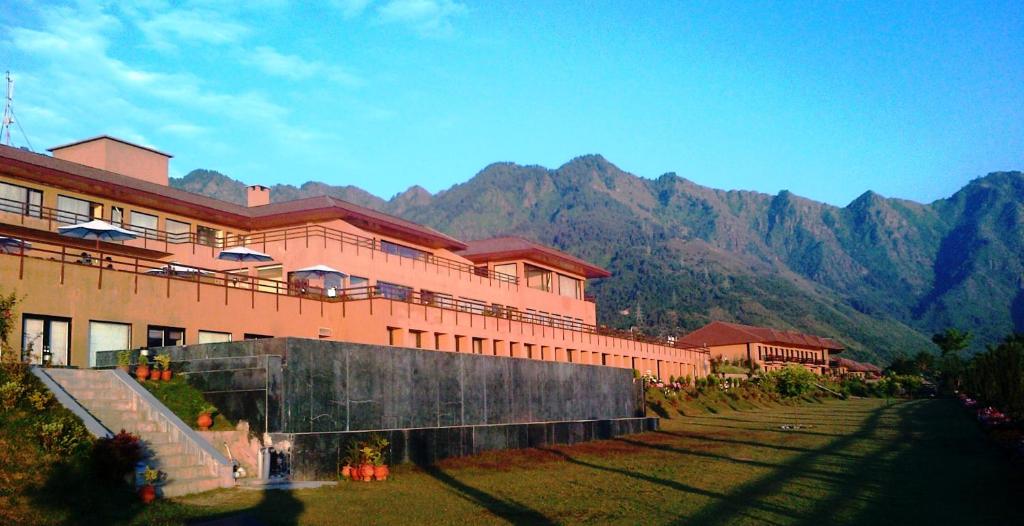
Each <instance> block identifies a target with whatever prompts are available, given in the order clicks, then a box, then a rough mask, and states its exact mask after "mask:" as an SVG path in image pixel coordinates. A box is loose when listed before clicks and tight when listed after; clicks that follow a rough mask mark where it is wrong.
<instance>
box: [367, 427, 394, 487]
mask: <svg viewBox="0 0 1024 526" xmlns="http://www.w3.org/2000/svg"><path fill="white" fill-rule="evenodd" d="M370 441H371V443H373V448H374V449H375V450H376V453H377V454H376V455H375V456H374V458H373V478H374V479H375V480H387V479H388V475H389V474H390V473H391V470H390V469H388V465H387V464H386V463H385V462H384V460H385V459H384V455H386V454H387V451H388V446H389V445H391V443H390V442H388V440H387V439H386V438H384V437H382V436H380V435H374V436H372V437H370Z"/></svg>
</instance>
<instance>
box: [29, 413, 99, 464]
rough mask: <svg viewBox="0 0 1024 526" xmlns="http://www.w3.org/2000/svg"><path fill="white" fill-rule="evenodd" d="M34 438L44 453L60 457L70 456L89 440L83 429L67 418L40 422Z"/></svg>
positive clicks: (75, 421)
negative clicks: (37, 440) (36, 437)
mask: <svg viewBox="0 0 1024 526" xmlns="http://www.w3.org/2000/svg"><path fill="white" fill-rule="evenodd" d="M36 436H38V437H39V443H40V445H41V446H42V447H43V450H44V451H46V452H47V453H52V454H55V455H60V456H67V455H70V454H71V453H73V452H74V451H75V450H76V449H78V447H79V446H81V445H82V444H84V443H85V442H86V441H87V440H88V439H89V435H88V433H87V432H86V431H85V427H83V426H82V424H81V423H80V422H78V421H77V420H74V419H72V418H69V417H62V418H58V419H56V420H53V421H50V422H40V423H39V424H37V426H36Z"/></svg>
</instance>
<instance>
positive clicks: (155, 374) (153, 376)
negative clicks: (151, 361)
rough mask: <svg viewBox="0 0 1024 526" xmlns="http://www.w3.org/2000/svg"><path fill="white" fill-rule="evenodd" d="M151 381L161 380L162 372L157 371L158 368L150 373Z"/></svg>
mask: <svg viewBox="0 0 1024 526" xmlns="http://www.w3.org/2000/svg"><path fill="white" fill-rule="evenodd" d="M149 379H150V380H159V379H160V370H159V369H157V368H156V367H154V368H152V369H151V370H150V371H149Z"/></svg>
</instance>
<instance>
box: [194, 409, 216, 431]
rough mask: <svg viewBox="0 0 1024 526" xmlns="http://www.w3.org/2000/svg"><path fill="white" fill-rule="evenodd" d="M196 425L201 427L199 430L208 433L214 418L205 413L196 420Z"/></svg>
mask: <svg viewBox="0 0 1024 526" xmlns="http://www.w3.org/2000/svg"><path fill="white" fill-rule="evenodd" d="M196 424H198V425H199V429H200V430H202V431H206V430H208V429H210V426H212V425H213V418H211V417H210V413H203V414H201V415H199V418H197V419H196Z"/></svg>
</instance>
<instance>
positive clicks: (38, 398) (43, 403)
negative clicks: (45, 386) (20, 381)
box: [28, 390, 53, 411]
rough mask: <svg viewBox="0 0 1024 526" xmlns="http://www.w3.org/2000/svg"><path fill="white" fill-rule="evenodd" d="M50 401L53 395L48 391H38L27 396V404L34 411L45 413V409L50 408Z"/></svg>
mask: <svg viewBox="0 0 1024 526" xmlns="http://www.w3.org/2000/svg"><path fill="white" fill-rule="evenodd" d="M52 401H53V395H52V394H50V392H49V391H42V390H39V391H32V392H31V393H29V394H28V402H29V403H30V404H32V407H33V408H35V410H36V411H45V410H46V408H47V407H50V402H52Z"/></svg>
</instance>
